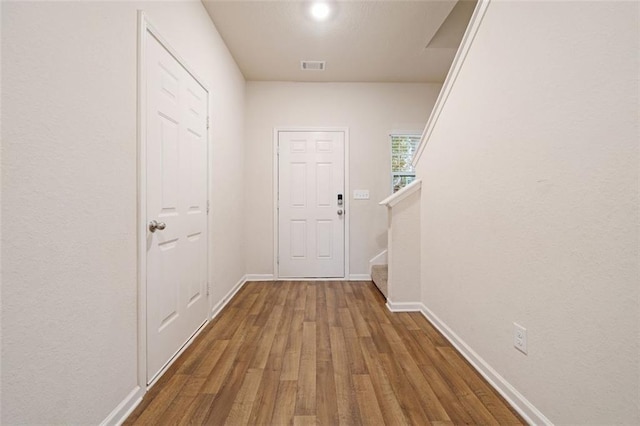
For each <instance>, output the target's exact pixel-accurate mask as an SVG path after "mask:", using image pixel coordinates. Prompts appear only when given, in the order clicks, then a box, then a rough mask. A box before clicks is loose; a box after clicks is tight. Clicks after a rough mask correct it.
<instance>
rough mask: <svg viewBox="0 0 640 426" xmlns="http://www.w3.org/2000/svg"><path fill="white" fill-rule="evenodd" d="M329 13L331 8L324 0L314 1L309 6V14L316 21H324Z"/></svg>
mask: <svg viewBox="0 0 640 426" xmlns="http://www.w3.org/2000/svg"><path fill="white" fill-rule="evenodd" d="M330 13H331V9H330V8H329V5H328V4H327V3H325V2H316V3H314V4H313V5H312V6H311V16H313V19H315V20H316V21H324V20H325V19H327V18H328V17H329V14H330Z"/></svg>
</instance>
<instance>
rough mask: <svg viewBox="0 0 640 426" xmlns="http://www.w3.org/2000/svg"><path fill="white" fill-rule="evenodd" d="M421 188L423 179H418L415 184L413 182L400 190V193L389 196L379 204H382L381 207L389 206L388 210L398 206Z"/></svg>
mask: <svg viewBox="0 0 640 426" xmlns="http://www.w3.org/2000/svg"><path fill="white" fill-rule="evenodd" d="M421 187H422V179H416V180H414V181H413V182H411V183H410V184H409V185H407V186H405V187H404V188H402V189H401V190H399V191H398V192H396V193H393V194H391V195H389V196H388V197H387V198H385V199H384V200H382V201H380V202H379V203H378V204H380V205H381V206H387V207H388V208H391V207H393V206H395V205H396V204H398V203H399V202H400V201H402V200H404V199H405V198H407V197H408V196H409V195H411V194H413V193H414V192H416V191H418V190H419V189H420V188H421Z"/></svg>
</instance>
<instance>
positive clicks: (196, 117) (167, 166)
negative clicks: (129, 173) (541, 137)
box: [144, 33, 209, 383]
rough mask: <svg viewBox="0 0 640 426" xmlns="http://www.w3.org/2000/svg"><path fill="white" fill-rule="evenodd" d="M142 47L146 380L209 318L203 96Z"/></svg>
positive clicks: (170, 61)
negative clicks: (143, 84)
mask: <svg viewBox="0 0 640 426" xmlns="http://www.w3.org/2000/svg"><path fill="white" fill-rule="evenodd" d="M145 48H146V57H145V60H146V61H145V64H146V90H145V101H146V108H145V110H146V114H145V115H146V117H145V123H144V125H145V129H146V212H147V241H146V243H147V271H146V272H147V274H146V276H147V292H146V293H147V382H148V383H149V382H151V381H152V380H153V379H154V377H155V376H156V375H157V374H158V373H159V372H160V371H161V370H162V368H163V367H164V366H165V364H167V362H169V361H170V360H171V359H172V358H173V356H174V355H176V353H177V352H178V351H179V350H180V349H181V347H182V346H183V345H184V344H185V343H186V342H187V341H188V340H189V338H190V337H191V336H192V335H193V334H194V333H195V332H196V331H197V330H198V329H199V328H200V326H201V325H202V324H203V323H204V322H205V321H206V319H207V311H208V305H209V303H208V300H207V108H208V104H207V103H208V96H207V91H206V90H205V89H204V88H203V87H202V86H201V85H200V84H199V83H198V82H197V81H196V80H195V79H194V78H193V77H192V76H191V74H189V73H188V72H187V70H186V69H185V68H184V67H183V66H182V65H181V64H180V63H179V62H178V61H177V60H176V59H175V58H174V57H173V56H172V55H171V54H170V53H169V52H168V51H167V50H166V49H165V48H164V47H163V46H162V44H160V42H159V41H158V40H157V39H156V38H155V37H153V35H152V34H151V33H148V34H147V43H146V46H145ZM152 221H155V222H157V223H158V225H157V228H156V229H155V230H153V232H152V229H150V224H151V223H152Z"/></svg>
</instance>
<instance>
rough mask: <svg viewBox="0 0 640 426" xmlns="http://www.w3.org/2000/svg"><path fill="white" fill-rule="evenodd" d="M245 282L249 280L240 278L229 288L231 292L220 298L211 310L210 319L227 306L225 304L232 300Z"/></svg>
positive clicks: (244, 277)
mask: <svg viewBox="0 0 640 426" xmlns="http://www.w3.org/2000/svg"><path fill="white" fill-rule="evenodd" d="M247 281H249V280H248V279H247V276H246V275H245V276H243V277H242V278H240V280H239V281H238V282H237V283H236V284H235V285H234V286H233V287H231V290H229V291H228V292H227V294H226V295H225V296H224V297H223V298H222V300H220V301H219V302H218V303H216V305H215V306H214V307H213V309H211V319H214V318H215V317H216V316H217V315H218V314H219V313H220V311H222V309H223V308H224V307H225V306H227V303H229V301H230V300H231V299H232V298H233V296H235V295H236V293H237V292H238V291H240V289H241V288H242V286H243V285H245V283H246V282H247Z"/></svg>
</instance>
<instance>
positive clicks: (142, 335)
mask: <svg viewBox="0 0 640 426" xmlns="http://www.w3.org/2000/svg"><path fill="white" fill-rule="evenodd" d="M148 34H150V35H151V36H152V37H154V38H155V39H156V40H158V42H159V43H160V44H161V45H162V46H163V47H164V48H165V49H166V50H167V51H168V52H169V53H170V54H171V56H173V57H174V58H175V59H176V61H178V62H179V63H180V65H182V66H183V67H184V69H185V70H186V71H187V72H188V73H189V74H190V75H191V76H192V77H193V78H194V79H195V80H196V82H197V83H198V84H200V86H202V88H203V89H204V90H205V91H206V92H207V117H209V115H210V114H209V107H210V104H211V103H210V102H209V97H210V93H211V91H210V90H209V88H208V87H207V86H206V85H205V84H204V83H203V80H202V79H200V78H199V77H198V76H197V75H196V74H195V73H194V72H193V69H192V68H190V67H189V66H188V65H187V64H186V62H185V61H184V60H183V59H182V58H181V57H180V55H179V54H178V53H177V51H176V50H175V49H174V48H172V47H171V45H170V44H169V43H168V42H167V41H166V40H165V39H164V38H163V37H162V36H161V35H160V33H159V32H158V30H157V29H156V28H155V27H154V26H153V25H152V24H151V23H150V22H149V18H148V17H147V16H146V15H145V13H144V11H142V10H138V54H137V62H138V75H137V100H138V102H137V135H136V136H137V151H138V152H137V154H138V159H137V169H138V170H137V172H138V173H137V180H138V194H137V210H138V215H137V222H138V223H137V237H138V242H137V243H138V244H137V245H138V255H137V263H138V303H137V305H138V344H137V348H138V386H139V387H140V388H141V389H142V390H143V392H146V391H147V390H148V388H150V387H151V386H152V385H153V383H155V381H157V379H158V378H160V376H162V374H164V372H165V371H166V370H167V368H168V367H169V366H170V365H171V364H172V362H173V361H174V360H175V359H176V358H178V356H180V354H181V353H182V351H184V349H186V347H187V346H189V344H190V343H191V342H192V341H193V340H194V339H195V337H196V336H197V335H198V333H199V332H200V331H201V330H202V329H203V326H201V327H200V328H199V329H198V330H197V331H196V332H195V333H194V335H193V336H192V337H191V339H190V340H189V341H188V342H187V343H186V344H185V345H184V346H183V348H182V349H181V350H180V351H179V352H178V354H176V356H175V357H174V358H173V359H172V361H171V362H169V363H168V364H167V365H166V366H165V367H164V368H163V369H162V370H161V371H160V373H159V374H158V375H157V376H156V378H155V380H154V382H153V383H150V384H147V322H146V321H147V247H146V240H147V206H146V198H147V190H146V188H147V177H146V176H147V164H146V157H147V146H146V136H147V135H146V129H145V126H144V123H145V121H146V118H145V117H146V110H147V105H146V99H145V90H144V88H145V87H146V85H147V78H146V71H147V67H146V64H145V57H146V43H147V37H148ZM206 132H207V133H206V139H207V182H206V185H207V199H208V198H209V188H210V183H209V182H210V179H211V171H210V170H209V169H210V167H209V165H210V164H211V149H209V145H210V136H211V132H210V131H209V126H208V125H207V129H206ZM209 221H210V216H207V235H206V238H207V252H209V251H210V247H209V235H210V231H209V229H210V228H211V226H210V223H209ZM207 280H208V282H209V283H211V276H210V271H209V262H208V261H207ZM207 303H208V309H207V312H208V314H207V322H208V321H209V320H210V319H211V296H209V295H207ZM205 323H206V322H205ZM194 331H195V330H194Z"/></svg>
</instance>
